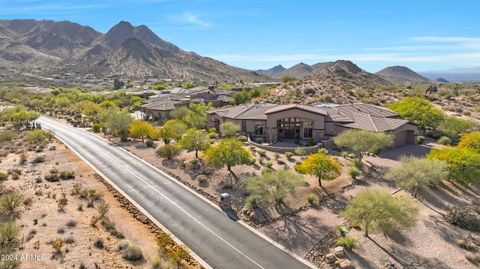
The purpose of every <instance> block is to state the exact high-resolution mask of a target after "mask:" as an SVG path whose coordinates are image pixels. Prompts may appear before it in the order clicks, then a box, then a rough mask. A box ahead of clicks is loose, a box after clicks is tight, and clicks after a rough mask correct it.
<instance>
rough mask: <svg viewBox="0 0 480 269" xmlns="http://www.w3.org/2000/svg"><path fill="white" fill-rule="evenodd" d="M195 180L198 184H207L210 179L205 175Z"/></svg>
mask: <svg viewBox="0 0 480 269" xmlns="http://www.w3.org/2000/svg"><path fill="white" fill-rule="evenodd" d="M195 179H196V180H197V181H198V183H201V184H205V183H207V182H208V177H207V176H205V175H198V176H197V177H196V178H195Z"/></svg>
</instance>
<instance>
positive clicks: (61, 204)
mask: <svg viewBox="0 0 480 269" xmlns="http://www.w3.org/2000/svg"><path fill="white" fill-rule="evenodd" d="M67 205H68V199H67V198H66V197H62V198H60V199H58V202H57V206H58V210H59V211H61V212H63V211H64V210H65V207H66V206H67Z"/></svg>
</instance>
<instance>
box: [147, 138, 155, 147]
mask: <svg viewBox="0 0 480 269" xmlns="http://www.w3.org/2000/svg"><path fill="white" fill-rule="evenodd" d="M145 145H146V146H147V147H149V148H155V142H153V140H150V139H147V141H145Z"/></svg>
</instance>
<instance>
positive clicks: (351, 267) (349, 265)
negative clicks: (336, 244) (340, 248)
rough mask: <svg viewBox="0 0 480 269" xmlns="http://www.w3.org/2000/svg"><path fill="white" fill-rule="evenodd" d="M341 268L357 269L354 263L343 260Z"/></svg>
mask: <svg viewBox="0 0 480 269" xmlns="http://www.w3.org/2000/svg"><path fill="white" fill-rule="evenodd" d="M339 266H340V268H342V269H355V266H354V265H353V264H352V261H350V260H342V261H341V262H340V265H339Z"/></svg>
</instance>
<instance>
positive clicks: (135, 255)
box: [122, 244, 143, 261]
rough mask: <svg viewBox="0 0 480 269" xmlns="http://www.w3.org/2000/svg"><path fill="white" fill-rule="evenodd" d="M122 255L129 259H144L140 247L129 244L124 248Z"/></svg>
mask: <svg viewBox="0 0 480 269" xmlns="http://www.w3.org/2000/svg"><path fill="white" fill-rule="evenodd" d="M122 257H123V258H124V259H125V260H127V261H140V260H143V253H142V250H141V249H140V248H139V247H137V246H134V245H131V244H129V245H128V246H127V247H125V249H123V250H122Z"/></svg>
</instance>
